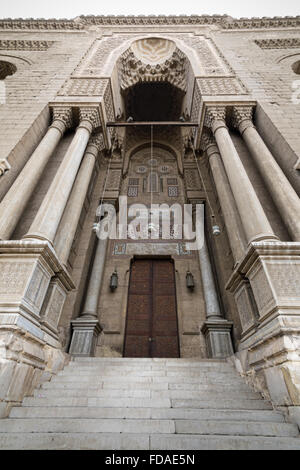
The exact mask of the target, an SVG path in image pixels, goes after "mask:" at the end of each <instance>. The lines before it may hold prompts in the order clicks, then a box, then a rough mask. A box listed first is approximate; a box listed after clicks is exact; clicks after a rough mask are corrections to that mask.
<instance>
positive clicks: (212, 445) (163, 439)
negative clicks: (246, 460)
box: [150, 434, 300, 451]
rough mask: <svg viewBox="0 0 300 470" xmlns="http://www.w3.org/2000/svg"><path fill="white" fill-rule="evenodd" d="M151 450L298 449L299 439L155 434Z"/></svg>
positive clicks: (151, 441) (151, 438) (151, 442)
mask: <svg viewBox="0 0 300 470" xmlns="http://www.w3.org/2000/svg"><path fill="white" fill-rule="evenodd" d="M150 449H151V450H176V451H177V450H300V439H299V438H290V437H261V436H220V435H218V436H217V435H215V436H210V435H202V436H199V435H190V436H189V435H186V434H175V435H174V434H165V435H162V434H158V435H157V434H156V435H155V436H151V437H150Z"/></svg>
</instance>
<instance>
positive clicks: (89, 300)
mask: <svg viewBox="0 0 300 470" xmlns="http://www.w3.org/2000/svg"><path fill="white" fill-rule="evenodd" d="M107 243H108V239H107V238H106V239H105V240H98V241H97V248H96V253H95V257H94V261H93V268H92V271H91V275H90V279H89V283H88V288H87V293H86V299H85V303H84V307H83V311H82V314H81V315H80V316H85V315H91V316H94V317H97V309H98V302H99V296H100V291H101V286H102V277H103V271H104V265H105V256H106V248H107Z"/></svg>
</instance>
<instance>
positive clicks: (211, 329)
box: [201, 318, 233, 359]
mask: <svg viewBox="0 0 300 470" xmlns="http://www.w3.org/2000/svg"><path fill="white" fill-rule="evenodd" d="M232 325H233V323H232V322H229V321H227V320H224V319H222V318H220V319H218V320H208V321H206V322H205V323H204V324H203V326H202V328H201V332H202V333H203V334H204V336H205V339H206V345H207V350H208V355H209V357H211V358H214V359H224V358H226V357H229V356H232V354H233V347H232V341H231V334H230V333H231V329H232Z"/></svg>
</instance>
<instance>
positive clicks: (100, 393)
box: [34, 388, 261, 401]
mask: <svg viewBox="0 0 300 470" xmlns="http://www.w3.org/2000/svg"><path fill="white" fill-rule="evenodd" d="M61 395H62V392H61V390H60V389H58V390H56V389H52V388H51V389H44V390H43V389H39V390H35V392H34V397H37V398H44V397H45V398H52V397H61ZM82 395H83V391H82V390H75V389H71V390H64V392H63V396H64V397H74V398H75V397H82ZM84 396H85V397H88V398H89V397H100V398H101V397H107V398H109V397H111V398H113V397H115V398H118V397H119V398H128V397H132V398H153V399H154V400H156V399H161V398H174V399H176V398H182V399H190V398H195V399H199V400H212V399H215V400H217V401H219V400H223V399H224V398H226V397H227V398H243V399H247V400H259V399H260V398H261V395H260V394H259V393H255V392H252V391H248V392H230V393H227V394H225V393H224V391H223V392H221V391H219V393H218V392H216V390H214V389H212V390H197V391H190V390H135V389H129V390H123V389H113V390H111V389H101V388H100V389H95V388H94V389H90V388H86V389H84Z"/></svg>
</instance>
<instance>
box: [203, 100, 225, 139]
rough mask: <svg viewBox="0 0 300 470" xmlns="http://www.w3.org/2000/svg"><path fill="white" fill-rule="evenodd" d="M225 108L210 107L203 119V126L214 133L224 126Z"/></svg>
mask: <svg viewBox="0 0 300 470" xmlns="http://www.w3.org/2000/svg"><path fill="white" fill-rule="evenodd" d="M225 119H226V107H225V106H211V107H209V108H207V110H206V115H205V119H204V125H205V126H206V127H208V128H210V129H211V130H212V132H213V133H215V132H216V131H217V130H218V129H219V128H220V127H225V128H226V129H227V126H226V121H225Z"/></svg>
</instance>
